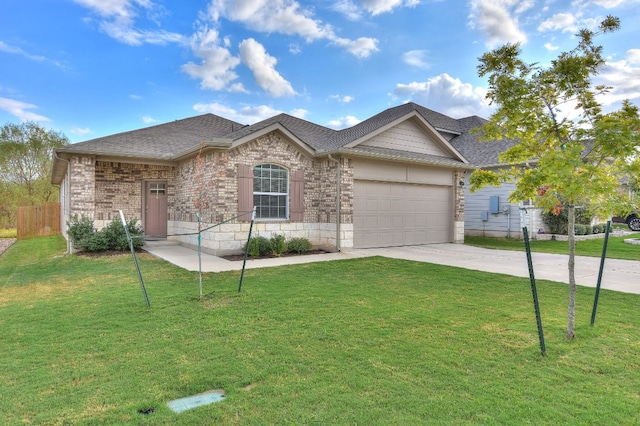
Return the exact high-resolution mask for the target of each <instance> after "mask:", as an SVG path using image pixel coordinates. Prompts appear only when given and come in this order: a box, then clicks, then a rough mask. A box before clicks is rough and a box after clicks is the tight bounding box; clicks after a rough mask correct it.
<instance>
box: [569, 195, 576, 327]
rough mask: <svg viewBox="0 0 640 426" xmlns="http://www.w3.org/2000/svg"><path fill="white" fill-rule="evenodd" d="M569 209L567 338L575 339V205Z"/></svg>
mask: <svg viewBox="0 0 640 426" xmlns="http://www.w3.org/2000/svg"><path fill="white" fill-rule="evenodd" d="M567 208H568V209H569V211H568V229H567V239H568V241H569V309H568V322H567V339H573V338H574V336H575V320H576V290H577V287H576V274H575V269H576V236H575V224H576V208H575V206H573V205H569V206H568V207H567Z"/></svg>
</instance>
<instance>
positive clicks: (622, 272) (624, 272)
mask: <svg viewBox="0 0 640 426" xmlns="http://www.w3.org/2000/svg"><path fill="white" fill-rule="evenodd" d="M144 249H145V250H146V251H147V252H149V253H150V254H152V255H154V256H156V257H159V258H161V259H164V260H166V261H168V262H170V263H173V264H175V265H177V266H179V267H181V268H184V269H187V270H190V271H197V270H198V255H197V252H196V251H194V250H191V249H188V248H185V247H182V246H180V245H179V244H178V243H177V242H175V241H149V242H147V243H146V244H145V246H144ZM639 249H640V248H639ZM368 256H384V257H389V258H394V259H405V260H413V261H417V262H428V263H435V264H439V265H449V266H457V267H460V268H465V269H472V270H476V271H485V272H493V273H498V274H507V275H513V276H517V277H529V269H528V266H527V257H526V254H525V252H523V251H508V250H490V249H483V248H478V247H472V246H467V245H464V244H430V245H421V246H406V247H390V248H375V249H357V250H353V251H349V252H342V253H326V254H317V255H308V256H295V257H282V258H277V259H256V260H248V261H247V269H254V268H266V267H271V266H281V265H292V264H301V263H311V262H322V261H331V260H341V259H353V258H359V257H368ZM201 258H202V270H203V271H204V272H222V271H233V270H240V269H242V262H241V261H229V260H226V259H222V258H219V257H216V256H211V255H208V254H205V253H202V254H201ZM531 258H532V259H533V264H534V273H535V277H536V279H538V280H540V279H545V280H551V281H558V282H564V283H568V282H569V272H568V266H567V263H568V256H567V255H557V254H547V253H532V255H531ZM599 268H600V258H595V257H584V256H577V257H576V283H577V284H578V285H581V286H587V287H595V286H596V283H597V279H598V271H599ZM601 288H602V289H607V290H615V291H621V292H625V293H635V294H640V262H638V261H631V260H617V259H607V260H606V262H605V267H604V270H603V277H602V285H601Z"/></svg>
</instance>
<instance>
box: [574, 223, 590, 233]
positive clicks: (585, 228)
mask: <svg viewBox="0 0 640 426" xmlns="http://www.w3.org/2000/svg"><path fill="white" fill-rule="evenodd" d="M590 231H591V226H589V225H583V224H580V223H576V225H575V234H576V235H587V234H590V233H591V232H590Z"/></svg>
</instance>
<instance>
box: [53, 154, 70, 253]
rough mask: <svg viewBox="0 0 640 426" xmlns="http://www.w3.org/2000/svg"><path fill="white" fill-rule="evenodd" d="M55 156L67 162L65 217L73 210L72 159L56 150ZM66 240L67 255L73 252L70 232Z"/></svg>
mask: <svg viewBox="0 0 640 426" xmlns="http://www.w3.org/2000/svg"><path fill="white" fill-rule="evenodd" d="M53 156H54V157H55V158H56V160H61V161H64V162H66V163H67V176H66V179H65V190H64V193H65V196H66V197H67V202H65V203H64V204H65V210H66V211H65V213H67V214H65V215H63V217H64V216H67V217H68V216H69V213H70V212H71V211H70V208H71V206H70V201H71V194H70V193H69V191H70V190H71V182H70V180H71V161H69V160H67V159H64V158H62V157H58V153H57V152H56V151H55V150H54V151H53ZM58 198H59V197H58ZM66 240H67V251H66V252H65V253H64V254H65V255H66V254H71V239H70V238H69V234H68V233H67V238H66Z"/></svg>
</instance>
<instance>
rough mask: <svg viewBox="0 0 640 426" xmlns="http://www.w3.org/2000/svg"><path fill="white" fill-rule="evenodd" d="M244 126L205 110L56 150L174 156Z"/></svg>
mask: <svg viewBox="0 0 640 426" xmlns="http://www.w3.org/2000/svg"><path fill="white" fill-rule="evenodd" d="M243 127H245V125H244V124H240V123H236V122H235V121H231V120H227V119H226V118H222V117H218V116H217V115H214V114H204V115H199V116H196V117H191V118H185V119H183V120H176V121H172V122H169V123H164V124H159V125H157V126H151V127H146V128H144V129H138V130H132V131H129V132H123V133H117V134H115V135H111V136H105V137H102V138H97V139H92V140H89V141H86V142H80V143H76V144H72V145H66V146H64V147H63V148H59V149H57V150H56V153H58V154H60V153H78V154H89V155H109V156H116V157H132V158H141V159H156V160H172V159H174V158H175V157H176V156H177V155H179V154H181V153H183V152H185V151H188V150H189V149H192V148H194V147H197V146H199V145H200V143H201V142H203V141H204V142H208V141H213V140H223V139H225V138H226V136H227V135H229V134H231V133H233V132H234V131H236V130H237V129H240V128H243Z"/></svg>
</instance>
